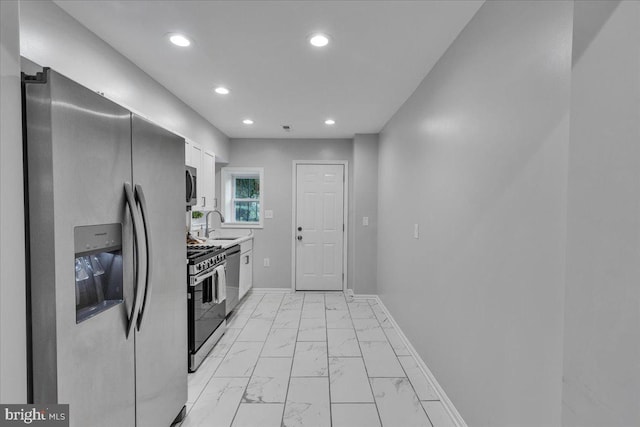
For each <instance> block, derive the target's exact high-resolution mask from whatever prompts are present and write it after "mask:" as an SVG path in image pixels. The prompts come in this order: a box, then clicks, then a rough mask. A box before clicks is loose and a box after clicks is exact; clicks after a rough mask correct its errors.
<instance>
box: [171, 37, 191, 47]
mask: <svg viewBox="0 0 640 427" xmlns="http://www.w3.org/2000/svg"><path fill="white" fill-rule="evenodd" d="M169 41H170V42H171V43H173V44H175V45H176V46H180V47H187V46H189V45H190V44H191V40H189V39H188V38H187V36H185V35H183V34H171V35H170V36H169Z"/></svg>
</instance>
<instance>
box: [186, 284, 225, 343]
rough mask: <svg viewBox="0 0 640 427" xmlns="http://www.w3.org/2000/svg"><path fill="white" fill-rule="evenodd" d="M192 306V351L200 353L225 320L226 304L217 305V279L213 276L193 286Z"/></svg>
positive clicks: (191, 290)
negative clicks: (199, 350)
mask: <svg viewBox="0 0 640 427" xmlns="http://www.w3.org/2000/svg"><path fill="white" fill-rule="evenodd" d="M190 292H191V301H190V302H191V304H193V311H192V312H191V313H190V314H191V315H192V318H191V319H190V323H191V324H192V325H193V343H192V346H191V347H192V348H191V351H198V349H199V348H200V347H201V346H202V344H203V343H204V342H205V341H206V340H207V338H209V336H211V334H212V333H213V332H214V331H215V330H216V329H217V328H218V326H220V324H221V323H222V322H223V320H224V318H225V304H224V302H222V303H221V304H215V303H214V301H215V300H216V298H215V278H214V276H211V277H209V278H207V279H205V280H204V281H203V282H201V283H199V284H198V285H196V286H192V287H191V289H190Z"/></svg>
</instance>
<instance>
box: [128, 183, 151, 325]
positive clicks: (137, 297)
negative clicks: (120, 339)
mask: <svg viewBox="0 0 640 427" xmlns="http://www.w3.org/2000/svg"><path fill="white" fill-rule="evenodd" d="M124 194H125V200H126V201H127V206H128V207H129V213H130V214H131V222H132V224H133V238H134V244H133V246H134V250H135V254H134V256H135V259H136V265H135V275H136V278H135V283H136V289H135V293H134V297H133V304H132V305H131V314H130V315H129V324H128V325H127V338H129V336H130V335H131V331H132V330H133V326H134V325H135V324H136V319H137V315H138V312H139V311H140V304H141V302H142V288H143V287H144V285H143V280H145V279H146V277H147V272H146V269H147V262H146V261H145V262H140V258H142V257H143V256H146V251H144V250H142V248H141V247H140V245H142V244H144V243H143V242H144V239H143V231H142V224H141V219H140V213H139V212H138V209H137V207H136V201H135V198H134V197H133V190H132V189H131V183H129V182H125V183H124Z"/></svg>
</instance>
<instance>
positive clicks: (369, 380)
mask: <svg viewBox="0 0 640 427" xmlns="http://www.w3.org/2000/svg"><path fill="white" fill-rule="evenodd" d="M345 302H346V298H345ZM347 312H348V313H349V319H350V320H351V324H352V325H353V332H354V334H355V336H356V342H357V343H358V349H359V350H360V356H361V357H362V365H363V366H364V372H365V373H366V374H367V383H368V384H369V390H371V397H373V404H374V405H375V407H376V413H377V414H378V420H379V421H380V426H381V427H384V424H382V417H381V416H380V408H378V401H377V400H376V394H375V392H374V391H373V385H371V379H370V378H371V377H369V370H368V369H367V364H366V363H364V353H363V352H362V346H361V345H360V339H358V334H357V333H356V325H355V324H354V323H353V318H352V317H351V309H350V308H349V304H347ZM374 316H375V314H374Z"/></svg>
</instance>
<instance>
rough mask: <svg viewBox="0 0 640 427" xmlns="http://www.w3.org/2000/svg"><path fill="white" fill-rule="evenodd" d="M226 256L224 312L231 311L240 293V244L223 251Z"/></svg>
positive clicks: (236, 303)
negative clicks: (225, 305)
mask: <svg viewBox="0 0 640 427" xmlns="http://www.w3.org/2000/svg"><path fill="white" fill-rule="evenodd" d="M225 255H226V258H227V271H226V276H227V277H226V281H227V307H226V314H227V316H228V315H229V313H231V312H232V311H233V309H234V308H235V306H236V305H238V300H239V298H238V297H239V294H240V245H234V246H231V247H230V248H227V250H226V251H225Z"/></svg>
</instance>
